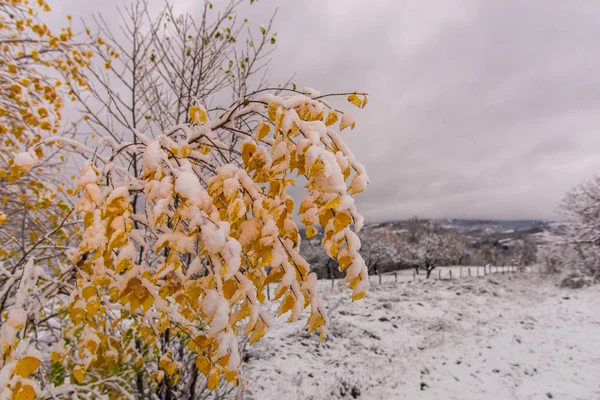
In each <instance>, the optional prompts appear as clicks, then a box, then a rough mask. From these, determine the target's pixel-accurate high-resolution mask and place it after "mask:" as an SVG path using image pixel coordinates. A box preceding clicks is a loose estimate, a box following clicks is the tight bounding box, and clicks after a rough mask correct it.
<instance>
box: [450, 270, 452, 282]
mask: <svg viewBox="0 0 600 400" xmlns="http://www.w3.org/2000/svg"><path fill="white" fill-rule="evenodd" d="M450 280H452V270H450Z"/></svg>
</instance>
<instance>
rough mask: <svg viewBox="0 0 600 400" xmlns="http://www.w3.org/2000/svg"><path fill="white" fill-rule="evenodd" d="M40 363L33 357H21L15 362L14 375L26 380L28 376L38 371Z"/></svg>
mask: <svg viewBox="0 0 600 400" xmlns="http://www.w3.org/2000/svg"><path fill="white" fill-rule="evenodd" d="M41 362H42V361H41V360H39V359H37V358H35V357H31V356H27V357H23V358H21V359H20V360H19V361H17V365H16V367H15V374H17V375H19V376H20V377H22V378H27V377H29V375H31V374H33V373H34V372H35V370H37V369H38V367H39V366H40V364H41Z"/></svg>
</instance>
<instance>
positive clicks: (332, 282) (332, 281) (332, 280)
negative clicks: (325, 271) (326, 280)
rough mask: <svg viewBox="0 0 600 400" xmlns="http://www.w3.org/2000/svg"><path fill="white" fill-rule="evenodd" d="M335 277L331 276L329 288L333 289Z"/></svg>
mask: <svg viewBox="0 0 600 400" xmlns="http://www.w3.org/2000/svg"><path fill="white" fill-rule="evenodd" d="M334 282H335V279H333V278H331V288H332V289H333V285H334Z"/></svg>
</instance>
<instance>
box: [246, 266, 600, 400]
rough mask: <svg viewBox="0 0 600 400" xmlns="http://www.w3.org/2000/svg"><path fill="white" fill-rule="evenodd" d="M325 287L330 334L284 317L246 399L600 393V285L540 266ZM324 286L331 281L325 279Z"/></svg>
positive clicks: (259, 348) (259, 358)
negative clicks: (556, 280)
mask: <svg viewBox="0 0 600 400" xmlns="http://www.w3.org/2000/svg"><path fill="white" fill-rule="evenodd" d="M372 282H373V283H372V288H371V291H370V292H369V294H368V296H367V297H366V298H365V299H363V300H362V301H359V302H356V303H351V302H350V292H349V291H348V290H347V289H344V288H343V287H342V286H339V285H336V287H335V288H333V289H331V287H330V286H327V285H324V284H323V285H322V288H321V292H322V293H323V296H324V297H325V298H326V300H327V302H328V308H329V316H330V319H331V329H330V336H329V338H328V339H327V340H326V341H325V342H323V343H321V344H318V341H317V337H316V336H309V335H307V334H305V331H304V329H303V326H304V323H305V321H299V322H297V323H294V324H287V323H285V322H284V320H283V319H282V318H279V319H278V320H277V321H276V323H275V326H274V327H273V328H272V330H271V331H270V333H269V334H268V335H267V337H266V338H265V339H264V340H261V341H259V343H257V344H256V345H254V346H253V347H251V348H250V349H249V350H248V353H247V356H246V360H247V364H246V367H245V375H246V376H247V377H248V378H249V381H250V383H249V386H248V390H247V391H246V392H245V394H244V395H243V398H245V399H257V400H258V399H277V400H283V399H286V400H287V399H315V400H316V399H337V398H360V399H547V398H555V399H600V379H599V378H600V340H598V339H600V313H599V312H598V310H599V309H600V308H599V307H600V287H591V288H588V289H584V290H580V291H570V290H564V289H558V288H556V287H555V286H554V285H553V284H552V282H550V281H545V280H543V279H541V278H540V277H539V276H538V275H537V274H536V273H529V274H506V275H493V276H488V277H486V278H465V279H462V280H460V281H437V280H436V281H414V282H410V283H407V282H399V283H397V284H396V283H394V282H389V280H388V281H384V283H383V284H382V285H378V284H377V283H376V280H373V281H372ZM324 283H325V282H324Z"/></svg>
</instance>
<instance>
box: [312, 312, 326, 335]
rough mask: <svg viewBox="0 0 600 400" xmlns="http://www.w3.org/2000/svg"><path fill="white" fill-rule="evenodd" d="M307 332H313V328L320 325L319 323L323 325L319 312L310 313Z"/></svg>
mask: <svg viewBox="0 0 600 400" xmlns="http://www.w3.org/2000/svg"><path fill="white" fill-rule="evenodd" d="M308 322H309V325H308V333H313V332H314V330H315V329H317V328H318V327H320V326H321V325H323V322H324V321H323V317H321V314H319V313H315V314H312V315H311V317H309V318H308Z"/></svg>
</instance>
